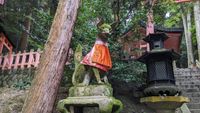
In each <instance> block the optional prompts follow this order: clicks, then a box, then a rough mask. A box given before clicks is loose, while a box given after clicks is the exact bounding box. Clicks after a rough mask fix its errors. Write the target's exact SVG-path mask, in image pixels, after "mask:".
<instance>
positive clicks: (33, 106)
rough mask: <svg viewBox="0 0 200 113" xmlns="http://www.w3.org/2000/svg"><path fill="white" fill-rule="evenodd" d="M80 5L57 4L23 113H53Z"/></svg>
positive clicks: (71, 0)
mask: <svg viewBox="0 0 200 113" xmlns="http://www.w3.org/2000/svg"><path fill="white" fill-rule="evenodd" d="M79 5H80V0H59V4H58V9H57V12H56V15H55V18H54V21H53V24H52V27H51V30H50V34H49V37H48V41H47V43H46V45H45V49H44V52H43V53H42V56H41V60H40V64H39V67H38V68H37V70H36V76H35V78H34V80H33V82H32V86H31V89H30V90H29V94H28V97H27V99H26V101H25V104H24V106H23V109H22V113H52V111H53V106H54V103H55V99H56V95H57V92H58V88H59V85H60V80H61V77H62V74H63V70H64V65H65V62H66V60H67V54H68V49H69V45H70V42H71V37H72V31H73V28H74V23H75V21H76V17H77V12H78V8H79Z"/></svg>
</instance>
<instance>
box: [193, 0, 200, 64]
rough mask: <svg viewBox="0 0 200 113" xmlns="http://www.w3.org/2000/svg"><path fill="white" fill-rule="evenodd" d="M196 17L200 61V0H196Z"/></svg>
mask: <svg viewBox="0 0 200 113" xmlns="http://www.w3.org/2000/svg"><path fill="white" fill-rule="evenodd" d="M194 19H195V27H196V38H197V48H198V57H199V59H198V60H199V61H200V1H199V0H196V1H195V2H194Z"/></svg>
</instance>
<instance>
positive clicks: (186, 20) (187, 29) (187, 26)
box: [181, 7, 194, 67]
mask: <svg viewBox="0 0 200 113" xmlns="http://www.w3.org/2000/svg"><path fill="white" fill-rule="evenodd" d="M187 8H188V10H184V8H183V7H181V10H182V20H183V27H184V34H185V41H186V47H187V58H188V67H192V66H193V64H194V55H193V49H192V34H191V28H192V27H191V23H192V22H191V10H190V8H189V7H187ZM184 11H186V13H185V12H184Z"/></svg>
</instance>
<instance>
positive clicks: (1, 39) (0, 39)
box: [0, 32, 13, 55]
mask: <svg viewBox="0 0 200 113" xmlns="http://www.w3.org/2000/svg"><path fill="white" fill-rule="evenodd" d="M4 46H5V47H6V48H7V49H8V51H9V54H12V52H13V45H12V44H11V43H10V41H9V40H8V38H7V37H6V36H5V35H4V33H3V32H1V33H0V55H2V52H3V48H4Z"/></svg>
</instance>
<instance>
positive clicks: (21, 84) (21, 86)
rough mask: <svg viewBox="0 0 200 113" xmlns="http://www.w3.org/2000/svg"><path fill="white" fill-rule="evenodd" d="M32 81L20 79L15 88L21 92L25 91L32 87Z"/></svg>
mask: <svg viewBox="0 0 200 113" xmlns="http://www.w3.org/2000/svg"><path fill="white" fill-rule="evenodd" d="M31 81H32V80H31V79H26V80H22V79H20V80H19V81H17V82H15V83H14V85H13V87H14V88H17V89H20V90H24V89H27V88H28V87H30V86H31Z"/></svg>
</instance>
